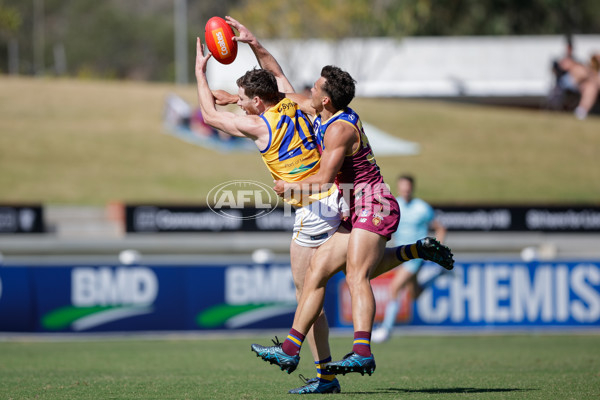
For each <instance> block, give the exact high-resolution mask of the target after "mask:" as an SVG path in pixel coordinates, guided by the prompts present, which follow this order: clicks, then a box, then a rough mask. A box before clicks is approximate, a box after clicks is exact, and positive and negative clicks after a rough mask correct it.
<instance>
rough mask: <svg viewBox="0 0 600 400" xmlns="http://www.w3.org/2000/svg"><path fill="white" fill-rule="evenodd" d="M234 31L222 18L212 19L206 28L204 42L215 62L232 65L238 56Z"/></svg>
mask: <svg viewBox="0 0 600 400" xmlns="http://www.w3.org/2000/svg"><path fill="white" fill-rule="evenodd" d="M234 36H235V34H234V33H233V29H231V27H230V26H229V25H228V24H227V22H226V21H225V20H224V19H223V18H221V17H212V18H211V19H209V20H208V22H206V26H205V27H204V40H205V42H206V46H207V47H208V50H209V51H210V52H211V54H212V55H213V57H214V58H215V60H217V61H218V62H220V63H221V64H231V63H232V62H233V60H235V57H236V56H237V42H235V41H234V40H233V37H234Z"/></svg>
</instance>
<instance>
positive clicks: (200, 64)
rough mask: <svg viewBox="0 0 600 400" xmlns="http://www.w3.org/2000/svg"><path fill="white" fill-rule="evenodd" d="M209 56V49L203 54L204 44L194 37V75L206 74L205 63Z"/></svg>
mask: <svg viewBox="0 0 600 400" xmlns="http://www.w3.org/2000/svg"><path fill="white" fill-rule="evenodd" d="M210 57H211V54H210V51H208V52H207V54H206V55H204V45H203V44H202V42H201V41H200V38H199V37H197V38H196V77H198V76H204V75H205V74H206V63H207V61H208V59H209V58H210Z"/></svg>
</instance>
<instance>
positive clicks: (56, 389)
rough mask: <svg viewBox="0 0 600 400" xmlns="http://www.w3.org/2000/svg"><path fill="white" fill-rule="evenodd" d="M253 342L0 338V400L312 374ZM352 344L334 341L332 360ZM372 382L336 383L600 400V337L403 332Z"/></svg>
mask: <svg viewBox="0 0 600 400" xmlns="http://www.w3.org/2000/svg"><path fill="white" fill-rule="evenodd" d="M268 341H269V340H268V337H267V336H262V337H254V338H248V339H240V338H232V339H218V340H217V339H185V340H181V339H179V340H177V339H171V340H169V339H165V340H135V339H127V340H107V341H89V342H88V341H76V342H62V341H57V342H0V355H1V362H0V398H1V399H61V400H64V399H94V400H95V399H232V400H250V399H257V400H258V399H260V400H262V399H265V400H268V399H281V398H288V397H289V396H290V395H287V394H286V393H287V390H289V389H291V388H293V387H297V386H300V383H301V382H300V380H299V379H298V377H297V375H298V373H302V374H303V375H305V376H307V377H311V376H314V369H313V367H312V361H311V357H310V353H309V351H308V349H307V348H306V349H304V350H303V352H302V361H301V363H300V367H299V368H298V369H297V370H296V372H294V373H293V374H292V375H287V374H286V373H283V372H281V371H279V370H278V369H277V367H275V366H272V365H270V364H267V363H265V362H263V361H262V360H260V359H258V358H256V357H255V356H254V354H253V353H251V352H250V346H249V345H250V343H252V342H258V343H262V344H266V343H267V342H268ZM350 341H351V339H350V338H349V337H336V338H333V339H332V351H333V354H334V358H337V357H341V356H342V355H343V354H344V353H345V350H348V346H349V344H350ZM373 352H374V354H375V356H376V360H377V370H376V372H375V374H373V376H371V377H368V376H366V375H365V376H364V377H363V376H360V375H357V374H353V375H346V376H345V377H340V382H341V384H342V394H341V395H336V398H349V399H357V400H358V399H369V400H380V399H410V400H420V399H477V400H487V399H520V400H521V399H539V400H548V399H573V400H585V399H598V398H599V397H600V338H599V337H598V336H584V335H564V336H563V335H519V336H511V335H504V336H502V335H501V336H485V335H484V336H425V337H417V336H406V337H394V338H393V339H392V340H391V341H390V342H388V343H385V344H375V345H373Z"/></svg>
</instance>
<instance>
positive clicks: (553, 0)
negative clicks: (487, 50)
mask: <svg viewBox="0 0 600 400" xmlns="http://www.w3.org/2000/svg"><path fill="white" fill-rule="evenodd" d="M231 13H232V15H233V16H234V17H236V18H238V19H240V20H241V21H243V22H244V23H245V24H247V25H248V26H251V27H252V29H253V30H254V31H255V32H256V33H257V34H258V35H259V36H261V37H266V38H282V37H283V38H286V37H290V38H311V37H321V38H334V39H336V38H342V37H352V36H354V37H362V36H413V35H416V36H423V35H427V36H437V35H448V36H451V35H543V34H564V33H598V32H600V2H598V1H597V0H489V1H480V0H402V1H400V0H347V1H344V0H322V1H320V0H305V1H304V2H303V3H302V6H301V7H296V6H293V5H291V3H288V2H279V1H276V0H252V1H250V0H243V1H241V2H240V4H239V6H237V7H235V8H233V9H232V10H231Z"/></svg>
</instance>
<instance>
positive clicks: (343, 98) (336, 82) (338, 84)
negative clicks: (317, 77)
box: [321, 65, 356, 110]
mask: <svg viewBox="0 0 600 400" xmlns="http://www.w3.org/2000/svg"><path fill="white" fill-rule="evenodd" d="M321 76H322V77H323V78H325V83H324V84H323V90H324V91H325V92H326V93H327V94H328V95H329V98H330V99H331V104H332V105H333V107H334V108H335V109H336V110H342V109H344V108H346V107H347V106H348V104H350V102H351V101H352V99H353V98H354V89H355V87H354V84H355V83H356V81H355V80H354V79H352V77H351V76H350V74H349V73H347V72H346V71H342V70H341V69H340V68H338V67H334V66H333V65H326V66H325V67H323V69H322V70H321Z"/></svg>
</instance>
